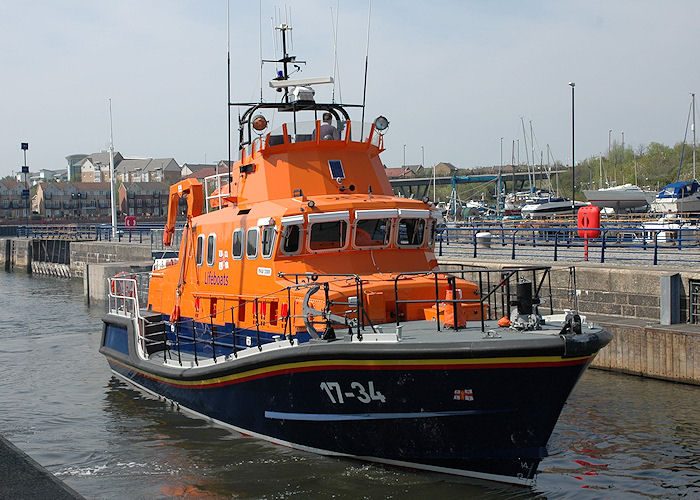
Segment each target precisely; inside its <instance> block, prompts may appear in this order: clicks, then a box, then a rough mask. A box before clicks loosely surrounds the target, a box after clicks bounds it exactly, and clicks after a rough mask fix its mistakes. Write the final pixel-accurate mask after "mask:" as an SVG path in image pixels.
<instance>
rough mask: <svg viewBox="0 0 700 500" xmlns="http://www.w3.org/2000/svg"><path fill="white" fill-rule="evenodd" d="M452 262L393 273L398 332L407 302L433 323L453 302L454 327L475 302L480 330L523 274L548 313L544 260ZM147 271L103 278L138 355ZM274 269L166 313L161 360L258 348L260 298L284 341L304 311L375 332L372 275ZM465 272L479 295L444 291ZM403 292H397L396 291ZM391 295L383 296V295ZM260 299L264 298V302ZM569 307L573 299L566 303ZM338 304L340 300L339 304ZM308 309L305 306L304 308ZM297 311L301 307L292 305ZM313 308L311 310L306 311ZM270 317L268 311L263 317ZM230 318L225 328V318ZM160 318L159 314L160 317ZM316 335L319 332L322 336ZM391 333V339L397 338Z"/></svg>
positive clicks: (310, 324)
mask: <svg viewBox="0 0 700 500" xmlns="http://www.w3.org/2000/svg"><path fill="white" fill-rule="evenodd" d="M454 267H455V268H453V269H449V270H445V271H428V272H406V273H400V274H397V275H395V276H394V278H393V290H394V296H393V306H394V317H393V318H391V319H392V320H393V322H394V323H395V324H396V326H397V332H398V331H400V326H401V324H402V323H405V322H406V321H407V320H406V319H405V318H404V317H403V314H402V309H403V308H404V307H405V305H407V304H413V303H425V304H426V305H430V304H433V305H434V306H435V309H436V315H437V317H436V321H435V328H436V331H438V332H439V331H440V330H441V329H442V328H443V325H442V323H443V322H442V321H441V314H442V313H441V307H452V308H453V313H454V316H453V317H454V318H455V321H454V325H453V326H451V328H453V329H454V330H460V329H462V328H464V326H463V325H460V321H458V320H457V318H458V317H459V315H458V314H457V308H458V307H461V304H467V305H468V304H472V305H475V304H476V305H478V309H479V310H480V311H481V314H480V319H479V321H480V327H481V332H482V333H483V332H485V331H486V322H487V321H490V320H495V319H499V318H501V317H503V316H510V310H511V308H512V306H513V300H514V299H515V297H516V292H515V290H516V288H517V286H516V285H517V283H519V282H520V281H521V280H523V279H528V280H530V282H531V283H532V287H533V290H532V291H533V298H535V299H537V300H536V301H535V302H534V303H546V302H547V301H546V300H542V299H543V298H547V296H548V299H549V300H548V302H549V305H548V308H549V311H550V313H553V312H554V308H553V304H552V286H551V274H550V268H549V267H548V266H526V267H511V268H503V269H487V268H483V267H479V266H468V265H456V266H454ZM569 273H570V274H571V275H573V285H572V286H573V290H572V291H571V293H569V297H571V298H573V300H575V297H576V294H575V268H573V267H571V268H569ZM147 276H148V275H147V274H122V275H120V276H116V277H114V278H111V279H110V281H109V302H108V310H109V312H110V313H112V314H116V315H120V316H126V317H129V318H131V319H133V320H134V321H135V325H136V326H137V329H138V331H137V340H138V345H139V346H140V351H141V355H142V356H148V349H147V345H148V344H149V342H150V341H149V339H147V338H146V337H145V335H144V334H143V331H144V327H145V325H146V322H147V318H146V317H145V316H144V314H145V313H142V310H141V304H145V303H147V302H146V301H147V283H146V282H145V279H146V278H147ZM279 277H282V278H287V279H290V280H293V281H294V282H293V283H292V284H290V285H289V286H286V287H283V288H280V289H279V290H276V291H274V292H271V293H268V294H265V295H260V296H248V297H245V298H243V297H239V299H237V300H236V302H237V303H236V304H235V305H232V306H231V307H226V308H225V309H223V310H219V311H215V312H212V313H211V314H203V315H200V316H198V317H197V319H196V321H195V319H192V318H188V319H178V320H175V321H166V322H165V325H167V327H168V331H169V332H171V336H170V339H168V338H167V337H166V336H165V334H164V336H163V339H162V340H161V342H162V348H161V349H158V350H159V351H162V352H163V359H164V362H168V359H172V358H173V356H174V353H176V355H177V362H178V363H179V364H182V363H183V353H185V352H187V353H190V354H191V355H192V356H193V360H194V364H195V365H199V364H200V362H201V360H202V357H203V356H204V352H205V351H206V352H207V353H209V354H210V355H207V356H205V357H207V358H210V359H211V360H212V362H217V361H218V360H220V359H221V357H222V356H223V357H224V358H227V357H234V358H237V357H238V356H239V354H240V352H241V351H242V350H245V349H248V348H257V350H258V351H262V350H263V349H264V348H265V346H266V344H269V343H271V342H274V341H275V340H274V339H269V338H268V339H263V338H262V336H261V327H264V326H266V325H267V319H266V318H265V314H266V311H268V309H267V307H268V306H266V305H267V304H271V302H272V301H277V302H278V304H279V308H278V309H276V311H275V313H276V316H275V323H276V324H277V322H281V323H282V326H283V328H282V332H281V334H280V335H278V337H279V339H278V340H282V339H286V340H287V341H288V342H289V344H290V346H294V345H295V343H298V339H297V337H296V334H297V331H296V327H295V325H294V324H293V321H294V320H296V319H303V320H304V321H305V324H306V326H307V329H308V331H309V334H310V336H311V337H312V338H313V337H319V338H320V337H321V335H320V334H318V332H316V331H315V325H325V326H326V328H327V330H326V332H324V333H328V328H332V327H336V328H338V327H341V328H345V327H347V328H348V333H349V334H350V337H351V339H352V337H353V336H355V337H356V338H357V340H358V341H362V340H363V333H366V332H367V330H369V331H371V332H373V333H378V332H381V329H380V328H379V325H375V324H373V322H372V320H371V319H370V317H369V315H368V314H367V305H366V304H365V293H364V291H365V288H366V286H367V285H368V284H371V280H369V279H367V278H366V277H362V276H359V275H357V274H322V273H292V274H285V273H280V274H279ZM458 277H459V278H464V279H467V280H469V281H471V282H473V283H475V284H476V285H477V286H478V289H479V292H480V293H479V296H478V297H474V298H461V297H456V296H455V297H454V298H447V297H446V296H444V294H443V291H444V290H445V289H446V285H448V284H449V285H450V286H451V287H452V290H457V289H458V287H457V283H456V278H458ZM425 278H428V279H429V280H431V281H433V282H434V283H435V286H434V295H432V296H430V297H428V298H424V299H409V298H406V297H405V292H404V290H406V289H407V288H406V287H404V286H403V285H405V284H407V283H409V282H410V281H411V280H415V279H423V280H424V279H425ZM334 282H335V283H338V282H342V283H344V284H347V283H353V284H354V288H355V290H354V293H355V295H354V296H348V297H346V298H345V299H343V300H342V301H339V300H332V299H331V286H332V284H333V283H334ZM298 291H305V292H306V294H305V298H304V301H305V303H306V306H307V307H308V306H309V304H310V302H311V301H312V300H313V302H314V303H315V304H321V305H320V306H316V308H310V309H304V313H303V314H296V315H294V314H292V305H293V304H294V303H296V302H297V299H298V294H293V292H298ZM318 292H322V295H323V298H322V299H318V298H312V297H313V296H314V295H315V294H316V293H318ZM402 294H403V295H402ZM390 300H391V299H389V301H390ZM251 304H252V306H253V312H254V324H253V325H252V332H253V335H252V337H253V338H254V339H255V340H254V341H253V342H249V343H246V345H245V347H242V346H241V343H242V342H241V341H242V340H243V339H245V340H246V341H249V340H250V339H251V325H250V324H247V325H246V328H244V331H243V332H241V331H240V330H241V329H240V322H239V321H238V320H237V318H238V310H239V308H241V307H246V306H248V305H251ZM263 304H266V305H263ZM573 306H574V307H573V308H575V304H573ZM269 307H270V309H269V312H270V316H271V315H272V310H271V307H272V306H269ZM339 308H342V310H341V311H339ZM308 311H312V314H310V313H309V312H308ZM296 312H297V313H299V312H300V311H296ZM309 315H313V316H314V317H313V318H309ZM269 319H270V321H272V319H271V318H269ZM229 320H230V322H231V328H230V331H229V330H227V329H226V328H225V327H224V326H221V323H222V322H223V323H224V325H226V324H228V321H229ZM159 321H160V318H159ZM323 338H326V337H325V336H323ZM397 340H398V339H397Z"/></svg>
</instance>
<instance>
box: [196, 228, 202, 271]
mask: <svg viewBox="0 0 700 500" xmlns="http://www.w3.org/2000/svg"><path fill="white" fill-rule="evenodd" d="M195 262H196V263H197V265H198V266H201V265H202V264H203V263H204V235H203V234H200V235H199V236H197V252H196V257H195Z"/></svg>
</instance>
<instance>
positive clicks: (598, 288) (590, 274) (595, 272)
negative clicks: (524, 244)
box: [440, 259, 700, 323]
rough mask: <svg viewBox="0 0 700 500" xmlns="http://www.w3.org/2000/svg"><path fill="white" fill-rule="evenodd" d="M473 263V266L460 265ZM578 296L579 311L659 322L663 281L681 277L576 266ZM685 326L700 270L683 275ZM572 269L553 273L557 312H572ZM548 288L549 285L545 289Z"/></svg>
mask: <svg viewBox="0 0 700 500" xmlns="http://www.w3.org/2000/svg"><path fill="white" fill-rule="evenodd" d="M455 263H458V262H457V261H455V260H454V259H444V260H443V259H441V260H440V264H441V266H443V267H444V268H449V265H450V264H455ZM459 263H465V264H467V263H469V264H471V262H459ZM479 265H481V266H485V267H488V268H493V269H498V268H502V267H512V266H514V265H522V266H527V265H541V263H537V262H517V263H512V262H508V263H504V262H502V261H501V262H479ZM575 267H576V291H577V292H576V293H577V297H578V309H579V310H580V311H581V312H582V313H587V314H608V315H613V316H619V317H623V318H638V319H645V320H650V321H654V322H657V323H658V322H659V317H660V311H661V310H660V305H659V304H660V288H661V286H660V285H661V277H662V276H665V275H666V276H667V275H669V274H675V273H678V270H669V269H663V268H658V267H654V268H650V267H640V266H637V267H629V268H625V267H622V266H617V267H604V266H601V265H600V264H598V265H596V264H590V263H577V264H576V266H575ZM679 274H680V275H681V297H680V299H681V300H680V305H681V316H680V317H681V322H682V323H685V322H687V321H688V289H689V284H688V283H689V280H691V279H692V280H700V269H689V270H687V271H681V272H680V273H679ZM571 279H572V278H571V276H570V273H569V266H568V265H561V266H560V265H553V266H552V271H551V280H552V302H553V306H554V309H555V310H559V311H561V310H562V309H569V308H572V307H573V302H572V300H571V297H570V295H569V292H570V290H573V284H572V282H571ZM546 286H547V284H546V283H545V287H546Z"/></svg>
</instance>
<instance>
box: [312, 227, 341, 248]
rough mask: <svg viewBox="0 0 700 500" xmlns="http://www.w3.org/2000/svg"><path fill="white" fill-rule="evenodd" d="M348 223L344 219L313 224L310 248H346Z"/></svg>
mask: <svg viewBox="0 0 700 500" xmlns="http://www.w3.org/2000/svg"><path fill="white" fill-rule="evenodd" d="M347 232H348V223H347V221H344V220H334V221H328V222H317V223H315V224H311V230H310V234H309V248H310V249H311V250H335V249H340V248H345V242H346V239H347Z"/></svg>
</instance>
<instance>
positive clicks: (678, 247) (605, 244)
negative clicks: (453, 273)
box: [435, 222, 700, 265]
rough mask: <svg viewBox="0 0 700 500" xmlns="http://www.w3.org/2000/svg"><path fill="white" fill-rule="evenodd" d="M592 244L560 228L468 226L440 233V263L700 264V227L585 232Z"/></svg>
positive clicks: (445, 227)
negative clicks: (453, 259)
mask: <svg viewBox="0 0 700 500" xmlns="http://www.w3.org/2000/svg"><path fill="white" fill-rule="evenodd" d="M588 230H589V231H598V232H599V236H598V237H596V238H588V239H587V240H586V238H582V237H580V236H579V233H578V231H579V230H578V228H576V227H573V228H572V227H566V226H563V225H549V224H547V225H545V224H542V225H537V224H535V225H527V226H526V225H521V226H515V225H506V224H469V225H443V226H442V227H440V228H439V229H438V234H437V237H436V248H435V252H436V254H437V255H438V256H440V257H448V256H449V257H457V258H459V257H466V258H474V259H476V258H479V259H489V258H494V259H497V260H508V259H510V260H536V261H542V260H543V259H544V260H545V261H551V262H558V261H594V262H600V263H605V262H606V261H607V262H618V263H624V262H630V263H636V264H639V263H641V264H650V265H659V264H669V263H674V264H675V263H679V262H686V261H687V262H689V263H691V262H697V261H698V260H700V226H696V225H683V224H667V223H660V222H659V223H648V224H647V225H646V226H645V227H640V226H625V225H613V226H607V225H606V226H604V227H601V228H588Z"/></svg>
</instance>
